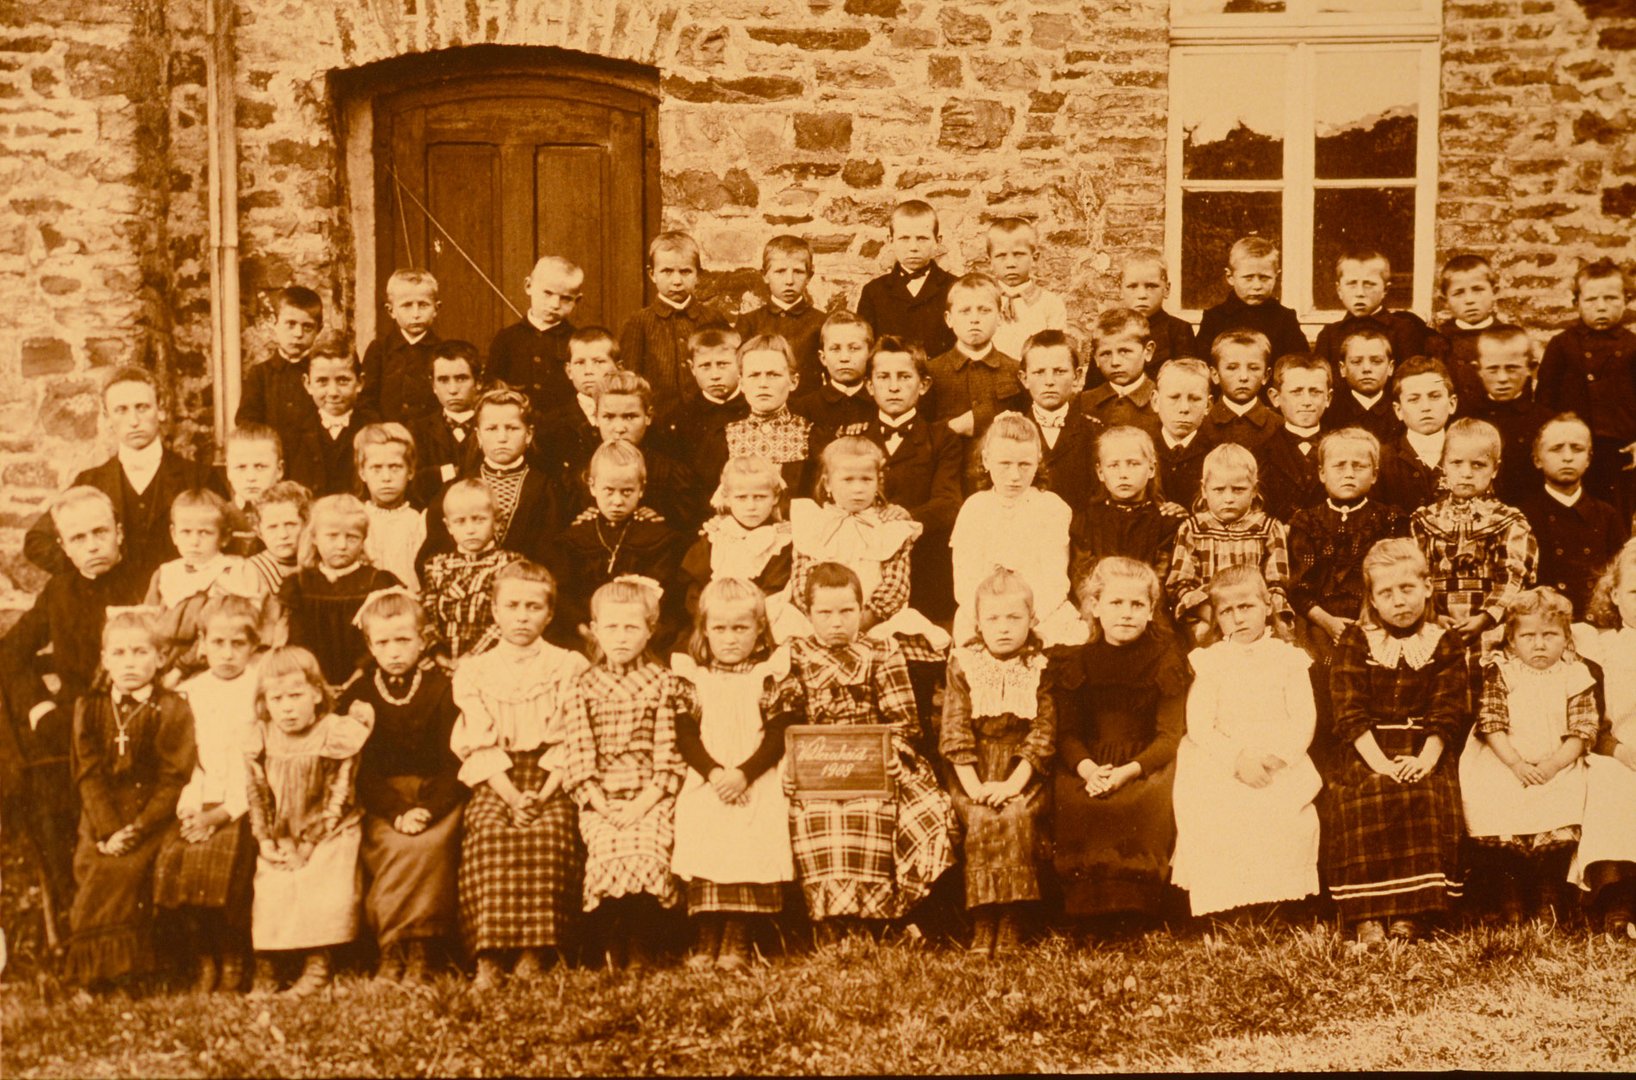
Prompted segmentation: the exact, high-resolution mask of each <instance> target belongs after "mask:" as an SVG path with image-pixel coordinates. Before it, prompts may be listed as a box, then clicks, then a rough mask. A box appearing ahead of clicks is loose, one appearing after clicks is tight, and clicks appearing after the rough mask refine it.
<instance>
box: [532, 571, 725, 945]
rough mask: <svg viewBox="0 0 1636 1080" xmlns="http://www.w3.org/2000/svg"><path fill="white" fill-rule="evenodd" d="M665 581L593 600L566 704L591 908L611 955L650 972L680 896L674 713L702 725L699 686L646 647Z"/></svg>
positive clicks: (625, 584)
mask: <svg viewBox="0 0 1636 1080" xmlns="http://www.w3.org/2000/svg"><path fill="white" fill-rule="evenodd" d="M660 600H661V590H660V588H659V585H658V584H657V583H656V582H654V581H651V580H649V579H647V578H640V577H635V576H633V575H626V576H622V577H617V578H615V579H614V580H612V581H610V582H608V583H607V584H606V585H603V586H602V587H601V588H599V589H597V591H596V592H595V593H593V594H592V596H591V637H592V654H593V656H594V657H595V659H594V661H593V663H592V665H591V666H590V667H589V668H587V669H586V670H585V671H584V672H582V673H581V674H580V676H579V677H578V678H577V679H575V680H574V682H573V684H572V685H571V686H570V687H569V689H568V693H567V697H566V701H565V704H564V707H563V729H564V735H565V742H566V748H565V752H566V760H565V764H564V770H563V771H564V778H563V785H564V786H565V787H566V788H567V789H568V792H569V794H570V795H572V796H573V799H574V801H575V802H576V803H578V804H579V831H580V836H581V837H582V838H583V839H584V841H585V910H586V911H595V910H597V909H598V908H599V907H602V906H603V905H604V904H607V905H608V910H607V915H606V916H605V922H604V927H605V931H606V932H605V934H604V941H605V942H607V943H608V944H609V945H611V946H612V948H611V949H610V956H609V959H610V960H611V961H612V962H613V963H615V964H619V963H620V962H621V961H628V962H629V964H630V966H631V967H632V968H637V969H640V968H643V967H646V966H647V965H648V964H649V963H650V962H651V961H652V959H653V956H654V953H655V951H656V948H657V946H658V944H659V942H658V940H657V938H658V930H659V924H660V921H661V919H660V909H661V908H670V907H675V906H676V903H677V901H679V900H680V899H681V892H680V890H679V889H678V888H677V885H676V877H675V875H674V874H672V873H671V869H670V859H671V848H672V845H673V843H674V841H675V812H676V793H677V792H678V791H679V790H680V788H681V786H682V776H683V774H684V773H685V772H686V769H687V767H686V765H685V764H684V763H683V761H682V757H681V754H680V753H679V752H678V751H677V748H676V720H677V717H678V716H683V715H685V716H688V717H691V718H693V719H694V720H695V721H696V720H697V717H698V714H699V705H698V698H697V696H696V695H695V693H694V690H693V684H692V683H690V682H688V681H687V680H685V679H682V678H680V677H679V676H677V675H676V674H675V673H673V672H672V671H671V670H670V669H669V668H666V667H665V666H664V665H662V664H660V663H659V662H658V661H656V660H654V659H653V657H652V656H651V655H650V654H649V653H648V641H649V640H650V639H651V638H652V636H653V631H654V629H655V627H657V626H658V623H659V604H660Z"/></svg>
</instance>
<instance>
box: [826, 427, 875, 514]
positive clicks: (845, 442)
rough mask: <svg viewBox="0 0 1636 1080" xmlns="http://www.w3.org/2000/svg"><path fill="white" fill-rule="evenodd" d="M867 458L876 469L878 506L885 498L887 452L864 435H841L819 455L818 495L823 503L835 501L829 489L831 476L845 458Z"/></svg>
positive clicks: (863, 459)
mask: <svg viewBox="0 0 1636 1080" xmlns="http://www.w3.org/2000/svg"><path fill="white" fill-rule="evenodd" d="M849 460H851V461H860V460H861V461H867V462H869V464H870V465H872V466H874V469H875V477H876V484H875V505H876V506H880V505H882V504H884V503H885V501H886V490H885V487H886V451H885V450H884V449H883V448H882V447H881V446H880V444H879V443H877V442H875V440H873V439H866V438H864V437H863V436H862V435H842V436H841V437H840V438H838V439H836V440H834V441H833V442H831V443H830V444H829V445H828V446H826V447H824V449H823V451H822V452H821V453H820V454H819V455H818V484H817V488H816V491H815V494H816V495H817V497H818V502H819V504H820V505H823V504H827V503H832V502H834V501H835V497H834V496H833V495H831V494H830V491H829V477H830V474H832V473H833V472H834V471H835V470H836V469H837V468H839V467H840V463H841V462H843V461H849Z"/></svg>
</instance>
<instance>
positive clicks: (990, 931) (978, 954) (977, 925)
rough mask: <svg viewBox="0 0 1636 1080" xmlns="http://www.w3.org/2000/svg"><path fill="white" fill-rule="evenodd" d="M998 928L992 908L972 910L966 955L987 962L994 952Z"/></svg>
mask: <svg viewBox="0 0 1636 1080" xmlns="http://www.w3.org/2000/svg"><path fill="white" fill-rule="evenodd" d="M998 927H999V924H998V922H997V921H996V918H995V914H994V909H993V908H991V907H987V906H984V907H980V908H977V909H976V910H974V911H973V912H972V913H971V944H970V945H969V946H967V947H966V955H967V956H969V957H971V958H972V959H974V960H977V959H981V960H987V959H988V958H989V956H990V955H991V954H992V953H993V952H994V939H995V937H996V935H997V932H998Z"/></svg>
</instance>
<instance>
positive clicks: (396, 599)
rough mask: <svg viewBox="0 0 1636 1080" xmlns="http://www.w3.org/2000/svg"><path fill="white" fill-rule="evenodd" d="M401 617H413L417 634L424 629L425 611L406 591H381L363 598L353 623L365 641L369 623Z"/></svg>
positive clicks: (367, 635)
mask: <svg viewBox="0 0 1636 1080" xmlns="http://www.w3.org/2000/svg"><path fill="white" fill-rule="evenodd" d="M402 615H413V616H414V617H415V630H416V631H417V632H418V631H421V630H424V629H425V628H426V611H425V609H424V608H422V607H421V606H420V603H419V602H418V601H417V600H416V599H415V598H414V597H413V596H411V595H410V594H409V592H408V590H407V589H401V588H400V589H383V590H381V591H380V592H378V593H374V594H372V595H370V596H368V597H366V598H365V600H364V604H363V607H361V608H359V609H358V615H357V618H356V619H355V620H354V621H355V622H356V623H357V625H358V628H359V629H360V630H362V631H363V632H364V639H365V640H366V641H367V640H368V638H369V624H370V623H371V622H373V621H374V620H376V619H396V618H398V617H399V616H402Z"/></svg>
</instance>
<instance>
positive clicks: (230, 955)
mask: <svg viewBox="0 0 1636 1080" xmlns="http://www.w3.org/2000/svg"><path fill="white" fill-rule="evenodd" d="M216 989H217V990H218V991H219V992H221V993H224V994H236V993H238V992H239V991H240V990H243V989H244V951H243V950H242V949H236V948H229V949H227V950H226V951H225V952H223V953H222V977H221V980H220V981H219V982H217V983H216Z"/></svg>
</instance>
